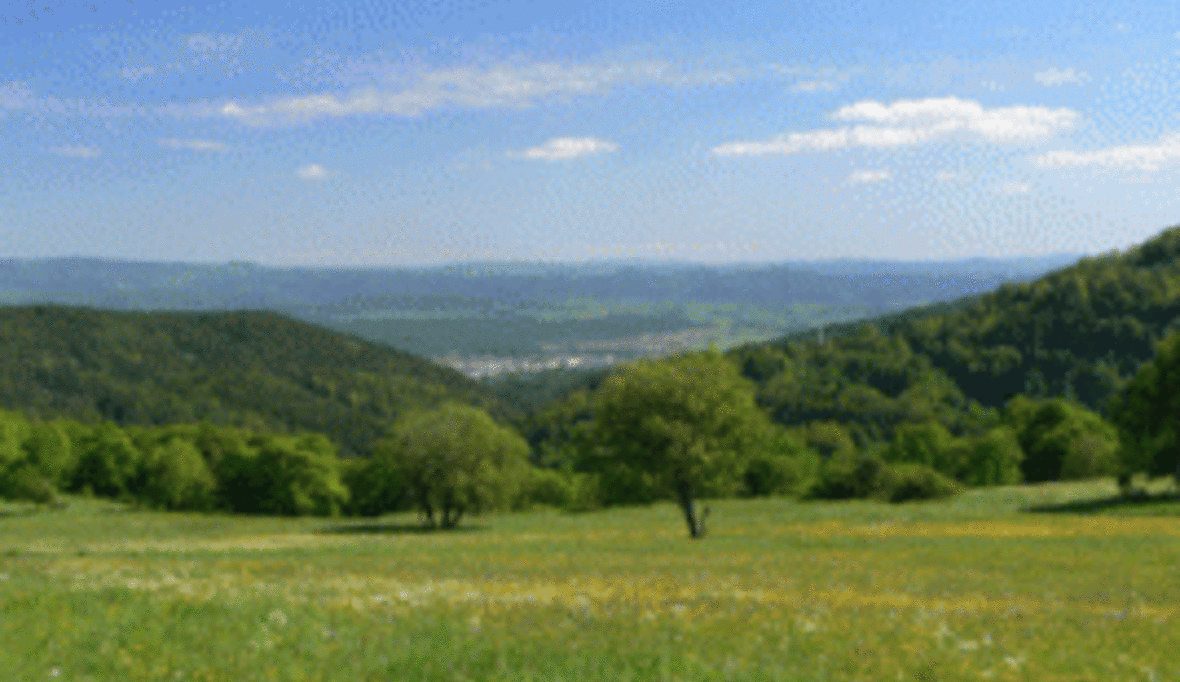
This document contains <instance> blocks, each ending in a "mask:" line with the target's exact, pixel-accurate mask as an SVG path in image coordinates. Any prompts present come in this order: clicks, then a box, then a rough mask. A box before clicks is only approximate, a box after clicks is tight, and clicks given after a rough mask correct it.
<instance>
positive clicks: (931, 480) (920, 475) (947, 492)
mask: <svg viewBox="0 0 1180 682" xmlns="http://www.w3.org/2000/svg"><path fill="white" fill-rule="evenodd" d="M874 488H875V489H874V490H873V493H872V496H873V497H875V498H877V499H882V500H885V501H887V502H894V503H897V502H909V501H912V500H938V499H944V498H947V497H953V496H955V495H958V494H959V493H961V492H963V488H962V486H960V485H959V484H958V483H957V482H956V481H955V480H954V479H952V478H950V477H948V476H944V475H943V474H941V473H939V472H938V471H937V470H935V469H933V468H931V467H928V466H926V465H924V464H910V463H902V464H891V465H889V466H886V467H883V468H882V469H881V470H880V472H879V473H878V476H877V480H876V481H875V484H874Z"/></svg>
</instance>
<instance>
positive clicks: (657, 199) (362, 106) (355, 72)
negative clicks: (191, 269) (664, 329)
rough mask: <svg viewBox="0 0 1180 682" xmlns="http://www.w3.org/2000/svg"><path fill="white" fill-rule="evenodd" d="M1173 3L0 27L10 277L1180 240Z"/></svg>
mask: <svg viewBox="0 0 1180 682" xmlns="http://www.w3.org/2000/svg"><path fill="white" fill-rule="evenodd" d="M1178 64H1180V5H1177V4H1176V3H1172V2H1157V3H1152V2H1102V1H1101V0H1097V1H1094V2H1086V3H1069V2H1048V1H1043V0H1038V2H1028V1H1027V0H1023V1H1021V2H1011V1H1009V0H988V1H987V2H973V1H956V2H925V1H923V0H906V1H905V2H856V1H849V2H844V3H840V4H838V5H837V4H835V3H827V2H799V3H767V2H760V1H757V0H755V1H743V2H734V1H730V0H688V1H686V2H681V3H667V2H640V1H638V0H569V1H566V2H562V3H555V2H551V1H547V0H546V1H542V0H483V1H481V2H475V1H472V0H460V1H458V2H437V1H435V2H426V1H424V0H405V1H399V2H387V1H384V0H382V1H379V2H370V1H368V0H345V1H343V2H321V1H318V0H306V1H300V0H290V1H283V2H275V1H273V0H262V1H253V0H252V2H249V3H241V2H221V1H217V2H213V3H203V2H202V3H195V4H182V3H174V2H171V1H170V0H85V1H84V2H75V1H74V0H44V1H43V4H40V5H39V4H38V3H36V2H33V1H32V0H0V259H3V258H13V257H16V258H48V257H58V256H91V257H101V258H111V259H124V260H146V261H171V262H189V263H196V262H200V263H223V262H229V261H249V262H255V263H258V264H261V265H270V266H310V267H380V266H415V265H435V264H441V263H453V262H464V261H466V262H486V261H505V260H507V261H513V260H515V261H532V262H590V261H598V260H614V259H618V258H637V259H641V260H647V261H661V260H664V261H667V260H671V261H682V262H685V261H687V262H701V263H718V264H719V263H737V262H741V263H772V262H785V261H805V260H827V259H836V258H864V259H873V260H909V261H913V260H956V259H961V258H971V257H986V258H1009V257H1023V256H1039V255H1049V254H1060V253H1076V254H1086V255H1098V254H1102V253H1108V252H1111V251H1114V250H1125V249H1127V248H1130V247H1132V246H1134V245H1135V244H1138V243H1140V242H1142V241H1144V240H1146V239H1149V238H1150V237H1152V236H1153V235H1155V234H1157V233H1159V232H1160V231H1161V230H1163V229H1165V228H1166V227H1169V226H1171V225H1173V224H1176V223H1180V219H1178V216H1180V203H1178V201H1177V199H1178V198H1180V191H1177V190H1180V173H1178V172H1177V170H1180V117H1178V116H1177V114H1178V113H1180V112H1178V109H1180V98H1178V97H1177V90H1180V69H1178V68H1177V66H1178Z"/></svg>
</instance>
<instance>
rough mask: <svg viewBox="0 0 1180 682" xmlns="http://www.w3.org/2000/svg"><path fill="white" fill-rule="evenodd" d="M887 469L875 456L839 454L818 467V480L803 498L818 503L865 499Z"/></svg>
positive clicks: (883, 462)
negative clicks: (819, 501)
mask: <svg viewBox="0 0 1180 682" xmlns="http://www.w3.org/2000/svg"><path fill="white" fill-rule="evenodd" d="M886 466H887V465H886V464H885V461H884V460H883V459H881V457H880V456H879V455H877V454H876V453H861V452H857V451H856V450H841V451H838V452H836V453H835V454H833V455H832V456H831V457H829V458H828V459H827V460H826V461H825V462H823V464H822V465H821V466H820V470H819V477H818V478H817V479H816V480H815V481H814V482H813V483H812V484H811V486H810V487H809V488H808V490H807V492H806V493H805V494H804V497H806V498H810V499H820V500H848V499H856V498H864V497H868V496H870V495H871V494H873V492H874V491H875V490H877V479H878V478H879V477H880V475H881V471H882V470H883V469H884V468H885V467H886Z"/></svg>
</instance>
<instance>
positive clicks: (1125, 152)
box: [1033, 133, 1180, 171]
mask: <svg viewBox="0 0 1180 682" xmlns="http://www.w3.org/2000/svg"><path fill="white" fill-rule="evenodd" d="M1175 159H1180V133H1177V134H1173V135H1169V136H1167V137H1163V138H1160V140H1159V141H1158V142H1156V143H1155V144H1143V145H1126V146H1122V147H1110V148H1107V149H1100V150H1098V151H1094V152H1070V151H1060V152H1049V153H1048V154H1042V155H1041V156H1036V157H1033V163H1035V164H1036V165H1038V166H1040V167H1042V168H1061V167H1063V166H1103V167H1108V168H1112V167H1113V168H1138V169H1139V170H1144V171H1152V170H1156V169H1158V168H1159V167H1160V166H1161V165H1163V164H1166V163H1169V162H1171V161H1173V160H1175Z"/></svg>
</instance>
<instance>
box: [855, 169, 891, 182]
mask: <svg viewBox="0 0 1180 682" xmlns="http://www.w3.org/2000/svg"><path fill="white" fill-rule="evenodd" d="M892 177H893V173H890V172H889V171H870V170H858V171H855V172H853V173H852V174H851V175H849V176H848V182H849V183H851V184H854V185H862V184H866V183H870V182H881V181H883V180H888V179H890V178H892Z"/></svg>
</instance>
